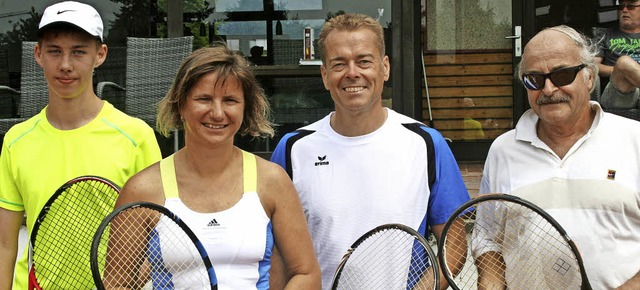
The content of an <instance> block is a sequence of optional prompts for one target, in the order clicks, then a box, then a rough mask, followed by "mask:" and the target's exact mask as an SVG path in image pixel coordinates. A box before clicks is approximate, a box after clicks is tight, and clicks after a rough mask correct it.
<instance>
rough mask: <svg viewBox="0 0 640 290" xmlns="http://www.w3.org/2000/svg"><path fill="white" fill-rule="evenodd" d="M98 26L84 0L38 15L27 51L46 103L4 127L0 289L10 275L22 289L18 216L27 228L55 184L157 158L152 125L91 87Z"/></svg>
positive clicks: (101, 57) (103, 52)
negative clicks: (102, 97) (39, 73)
mask: <svg viewBox="0 0 640 290" xmlns="http://www.w3.org/2000/svg"><path fill="white" fill-rule="evenodd" d="M102 30H103V23H102V19H101V18H100V15H99V14H98V12H97V11H96V10H95V9H94V8H93V7H91V6H89V5H87V4H82V3H78V2H73V1H67V2H60V3H56V4H53V5H51V6H49V7H47V8H46V9H45V10H44V13H43V14H42V19H41V20H40V24H39V30H38V43H37V44H36V46H35V48H34V56H35V59H36V61H37V63H38V64H39V65H40V66H41V67H42V69H43V70H44V76H45V78H46V80H47V84H48V91H49V95H48V96H42V97H43V98H44V97H48V98H49V101H48V105H47V106H46V107H45V108H44V109H43V110H42V111H41V112H40V113H39V114H37V115H36V116H34V117H32V118H30V119H28V120H26V121H25V122H22V123H20V124H17V125H15V126H13V127H12V128H11V129H10V130H9V131H8V132H7V134H6V135H5V137H4V142H3V145H2V153H1V154H0V289H10V288H11V287H12V281H13V289H26V288H27V279H28V269H27V257H28V254H27V249H26V247H25V249H24V254H23V255H22V257H21V258H20V260H19V261H18V262H17V264H16V256H17V251H18V233H19V230H20V226H21V223H22V220H23V217H24V216H25V215H26V226H27V230H28V231H29V232H30V231H31V229H32V227H33V225H34V222H35V219H36V217H37V216H38V213H39V212H40V210H41V208H42V207H43V205H44V204H45V203H46V202H47V200H48V199H49V198H50V197H51V196H52V195H53V193H54V192H55V190H56V189H57V188H58V187H60V186H61V185H62V184H64V183H65V182H67V181H69V180H70V179H72V178H75V177H78V176H81V175H97V176H100V177H104V178H107V179H109V180H111V181H113V182H114V183H116V184H117V185H119V186H122V185H124V183H125V181H127V179H129V177H131V176H132V175H133V174H135V173H136V172H138V171H140V170H142V169H144V168H145V167H147V166H148V165H151V164H153V163H155V162H157V161H158V160H160V159H161V154H160V148H159V147H158V142H157V140H156V137H155V134H154V132H153V129H152V128H151V127H149V126H148V125H147V124H146V123H144V122H143V121H142V120H139V119H136V118H133V117H130V116H127V115H126V114H124V113H123V112H121V111H119V110H117V109H116V108H114V107H113V105H111V104H109V103H108V102H106V101H103V100H100V99H99V98H98V97H97V96H96V94H95V93H94V91H93V70H94V69H95V68H96V67H98V66H100V65H101V64H102V63H103V62H104V61H105V58H106V57H107V46H106V45H105V44H104V43H103V35H102ZM88 256H89V253H87V257H88ZM14 264H15V265H14ZM61 266H64V265H61ZM14 271H15V280H14V279H13V275H14Z"/></svg>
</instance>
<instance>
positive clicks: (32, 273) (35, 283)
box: [29, 267, 42, 290]
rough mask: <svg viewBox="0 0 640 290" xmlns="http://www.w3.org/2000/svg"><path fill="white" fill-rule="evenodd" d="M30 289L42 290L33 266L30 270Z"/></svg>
mask: <svg viewBox="0 0 640 290" xmlns="http://www.w3.org/2000/svg"><path fill="white" fill-rule="evenodd" d="M29 290H42V288H40V285H39V284H38V281H37V280H36V273H35V271H34V270H33V267H32V268H31V270H29Z"/></svg>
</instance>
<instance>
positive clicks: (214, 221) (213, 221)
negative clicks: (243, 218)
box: [207, 219, 220, 227]
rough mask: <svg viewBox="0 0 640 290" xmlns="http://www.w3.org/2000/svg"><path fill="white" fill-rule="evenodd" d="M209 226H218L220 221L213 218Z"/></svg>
mask: <svg viewBox="0 0 640 290" xmlns="http://www.w3.org/2000/svg"><path fill="white" fill-rule="evenodd" d="M207 226H208V227H217V226H220V224H219V223H218V221H217V220H216V219H212V220H211V221H210V222H209V223H208V224H207Z"/></svg>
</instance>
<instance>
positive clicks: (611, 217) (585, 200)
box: [480, 102, 640, 289]
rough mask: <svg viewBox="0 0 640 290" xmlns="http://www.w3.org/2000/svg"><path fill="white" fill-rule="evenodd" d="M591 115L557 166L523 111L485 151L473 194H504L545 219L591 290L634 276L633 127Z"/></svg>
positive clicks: (639, 145)
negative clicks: (573, 247) (563, 239)
mask: <svg viewBox="0 0 640 290" xmlns="http://www.w3.org/2000/svg"><path fill="white" fill-rule="evenodd" d="M591 107H592V109H594V110H596V111H597V114H596V118H595V120H594V122H593V124H592V126H591V129H590V130H589V132H588V133H587V134H586V135H585V136H584V137H583V138H581V139H580V140H578V141H577V142H576V144H575V145H574V146H573V147H572V148H571V149H570V150H569V152H568V153H567V154H566V156H565V157H564V158H563V159H560V158H559V157H558V156H557V155H556V154H555V153H554V152H553V151H552V150H551V149H550V148H549V147H548V146H547V145H546V144H545V143H543V142H542V141H541V140H540V139H539V138H538V137H537V134H536V129H535V128H536V123H537V121H538V117H537V115H536V114H535V113H534V112H533V111H532V110H529V111H527V112H525V114H524V115H523V116H522V117H521V119H520V121H518V124H517V125H516V128H515V129H514V130H511V131H509V132H507V133H505V134H503V135H501V136H500V137H498V138H497V139H496V140H495V141H494V143H493V144H492V146H491V148H490V150H489V153H488V156H487V160H486V163H485V166H484V173H483V177H482V184H481V187H480V193H510V194H512V195H516V196H520V197H523V198H525V199H527V200H529V201H532V202H534V203H535V204H537V205H538V206H540V207H542V208H543V209H545V210H546V211H547V212H549V213H550V214H551V215H552V216H553V217H554V218H555V219H556V220H557V221H558V222H559V223H560V224H561V225H562V226H563V227H564V228H565V230H566V231H567V233H568V234H569V235H570V237H571V238H572V239H573V240H574V241H575V242H576V244H577V246H578V248H579V249H580V252H581V254H582V258H583V260H584V264H585V267H586V271H587V275H588V276H589V280H590V282H591V285H592V286H593V288H594V289H613V288H616V287H618V286H620V285H621V284H623V283H624V282H626V281H627V280H628V279H630V278H631V277H632V276H633V275H635V274H636V273H638V272H639V271H640V258H638V257H640V206H639V205H640V122H637V121H634V120H631V119H627V118H623V117H620V116H617V115H613V114H610V113H605V112H604V111H603V110H602V108H601V107H600V105H599V104H598V103H596V102H591Z"/></svg>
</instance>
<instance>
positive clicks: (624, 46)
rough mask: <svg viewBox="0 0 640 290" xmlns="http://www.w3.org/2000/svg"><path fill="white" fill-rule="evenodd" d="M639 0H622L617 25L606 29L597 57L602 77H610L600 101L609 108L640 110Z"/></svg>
mask: <svg viewBox="0 0 640 290" xmlns="http://www.w3.org/2000/svg"><path fill="white" fill-rule="evenodd" d="M639 7H640V0H633V1H625V0H622V1H620V4H619V5H618V26H617V27H611V28H608V29H606V31H605V33H604V35H602V36H601V37H602V39H600V40H599V41H600V42H599V49H600V51H599V53H598V55H597V56H596V63H597V64H598V69H599V74H600V77H602V78H604V79H606V78H609V82H608V83H607V85H606V86H605V88H604V90H603V92H602V96H601V97H600V102H601V104H602V106H603V107H604V108H606V109H608V108H611V109H633V108H639V107H640V101H639V100H640V90H639V89H638V87H640V63H639V62H640V46H638V45H637V43H638V42H639V41H640V9H638V8H639Z"/></svg>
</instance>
